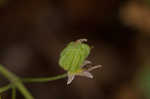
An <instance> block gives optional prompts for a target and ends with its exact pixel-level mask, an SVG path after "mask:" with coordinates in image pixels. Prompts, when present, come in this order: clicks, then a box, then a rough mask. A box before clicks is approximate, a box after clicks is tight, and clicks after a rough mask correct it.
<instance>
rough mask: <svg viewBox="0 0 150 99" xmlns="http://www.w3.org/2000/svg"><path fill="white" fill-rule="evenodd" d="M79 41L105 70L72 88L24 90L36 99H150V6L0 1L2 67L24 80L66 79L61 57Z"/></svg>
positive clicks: (124, 0)
mask: <svg viewBox="0 0 150 99" xmlns="http://www.w3.org/2000/svg"><path fill="white" fill-rule="evenodd" d="M80 38H87V39H88V43H89V44H90V45H91V46H93V47H94V48H93V49H92V51H91V55H90V56H89V58H88V59H89V60H91V61H92V62H93V64H101V65H103V67H102V68H101V69H99V70H95V71H93V72H92V73H93V75H94V79H92V80H91V79H87V78H82V77H77V78H76V79H75V80H74V81H73V83H72V84H71V85H69V86H67V85H66V80H67V79H62V80H57V81H53V82H49V83H37V84H26V86H27V87H28V89H29V90H30V91H31V92H32V94H33V96H35V99H150V95H149V93H150V0H0V64H3V65H4V66H5V67H6V68H8V69H9V70H11V71H12V72H14V73H16V74H17V75H19V76H21V77H45V76H46V77H47V76H55V75H58V74H62V73H64V72H65V71H64V70H63V69H61V68H60V67H59V65H58V59H59V54H60V52H61V50H62V49H63V48H64V47H65V46H66V44H68V42H70V41H73V40H76V39H80ZM1 82H3V81H1ZM10 96H11V93H10V92H9V91H8V92H6V93H4V94H3V98H4V99H10ZM17 99H23V97H22V96H21V94H20V93H19V92H17Z"/></svg>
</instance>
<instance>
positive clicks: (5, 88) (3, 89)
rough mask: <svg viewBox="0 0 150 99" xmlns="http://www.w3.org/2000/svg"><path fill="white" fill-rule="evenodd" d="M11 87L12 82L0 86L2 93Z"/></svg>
mask: <svg viewBox="0 0 150 99" xmlns="http://www.w3.org/2000/svg"><path fill="white" fill-rule="evenodd" d="M10 88H11V84H8V85H6V86H3V87H1V88H0V93H3V92H5V91H7V90H9V89H10Z"/></svg>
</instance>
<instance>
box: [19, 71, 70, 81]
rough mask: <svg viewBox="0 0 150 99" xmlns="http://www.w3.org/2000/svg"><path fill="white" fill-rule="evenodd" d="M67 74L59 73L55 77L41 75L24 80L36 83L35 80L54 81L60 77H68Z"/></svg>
mask: <svg viewBox="0 0 150 99" xmlns="http://www.w3.org/2000/svg"><path fill="white" fill-rule="evenodd" d="M66 77H67V74H66V73H65V74H62V75H57V76H55V77H41V78H24V79H23V80H22V82H27V83H31V82H32V83H34V82H39V83H40V82H49V81H54V80H58V79H63V78H66Z"/></svg>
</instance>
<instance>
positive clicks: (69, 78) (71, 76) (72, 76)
mask: <svg viewBox="0 0 150 99" xmlns="http://www.w3.org/2000/svg"><path fill="white" fill-rule="evenodd" d="M74 77H75V75H71V74H69V73H68V81H67V85H69V84H71V82H72V81H73V79H74Z"/></svg>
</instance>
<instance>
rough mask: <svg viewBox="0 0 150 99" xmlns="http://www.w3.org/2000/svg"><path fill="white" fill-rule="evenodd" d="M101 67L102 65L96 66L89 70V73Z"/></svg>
mask: <svg viewBox="0 0 150 99" xmlns="http://www.w3.org/2000/svg"><path fill="white" fill-rule="evenodd" d="M100 67H102V65H96V66H93V67H91V68H89V69H88V70H87V71H92V70H94V69H97V68H100Z"/></svg>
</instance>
